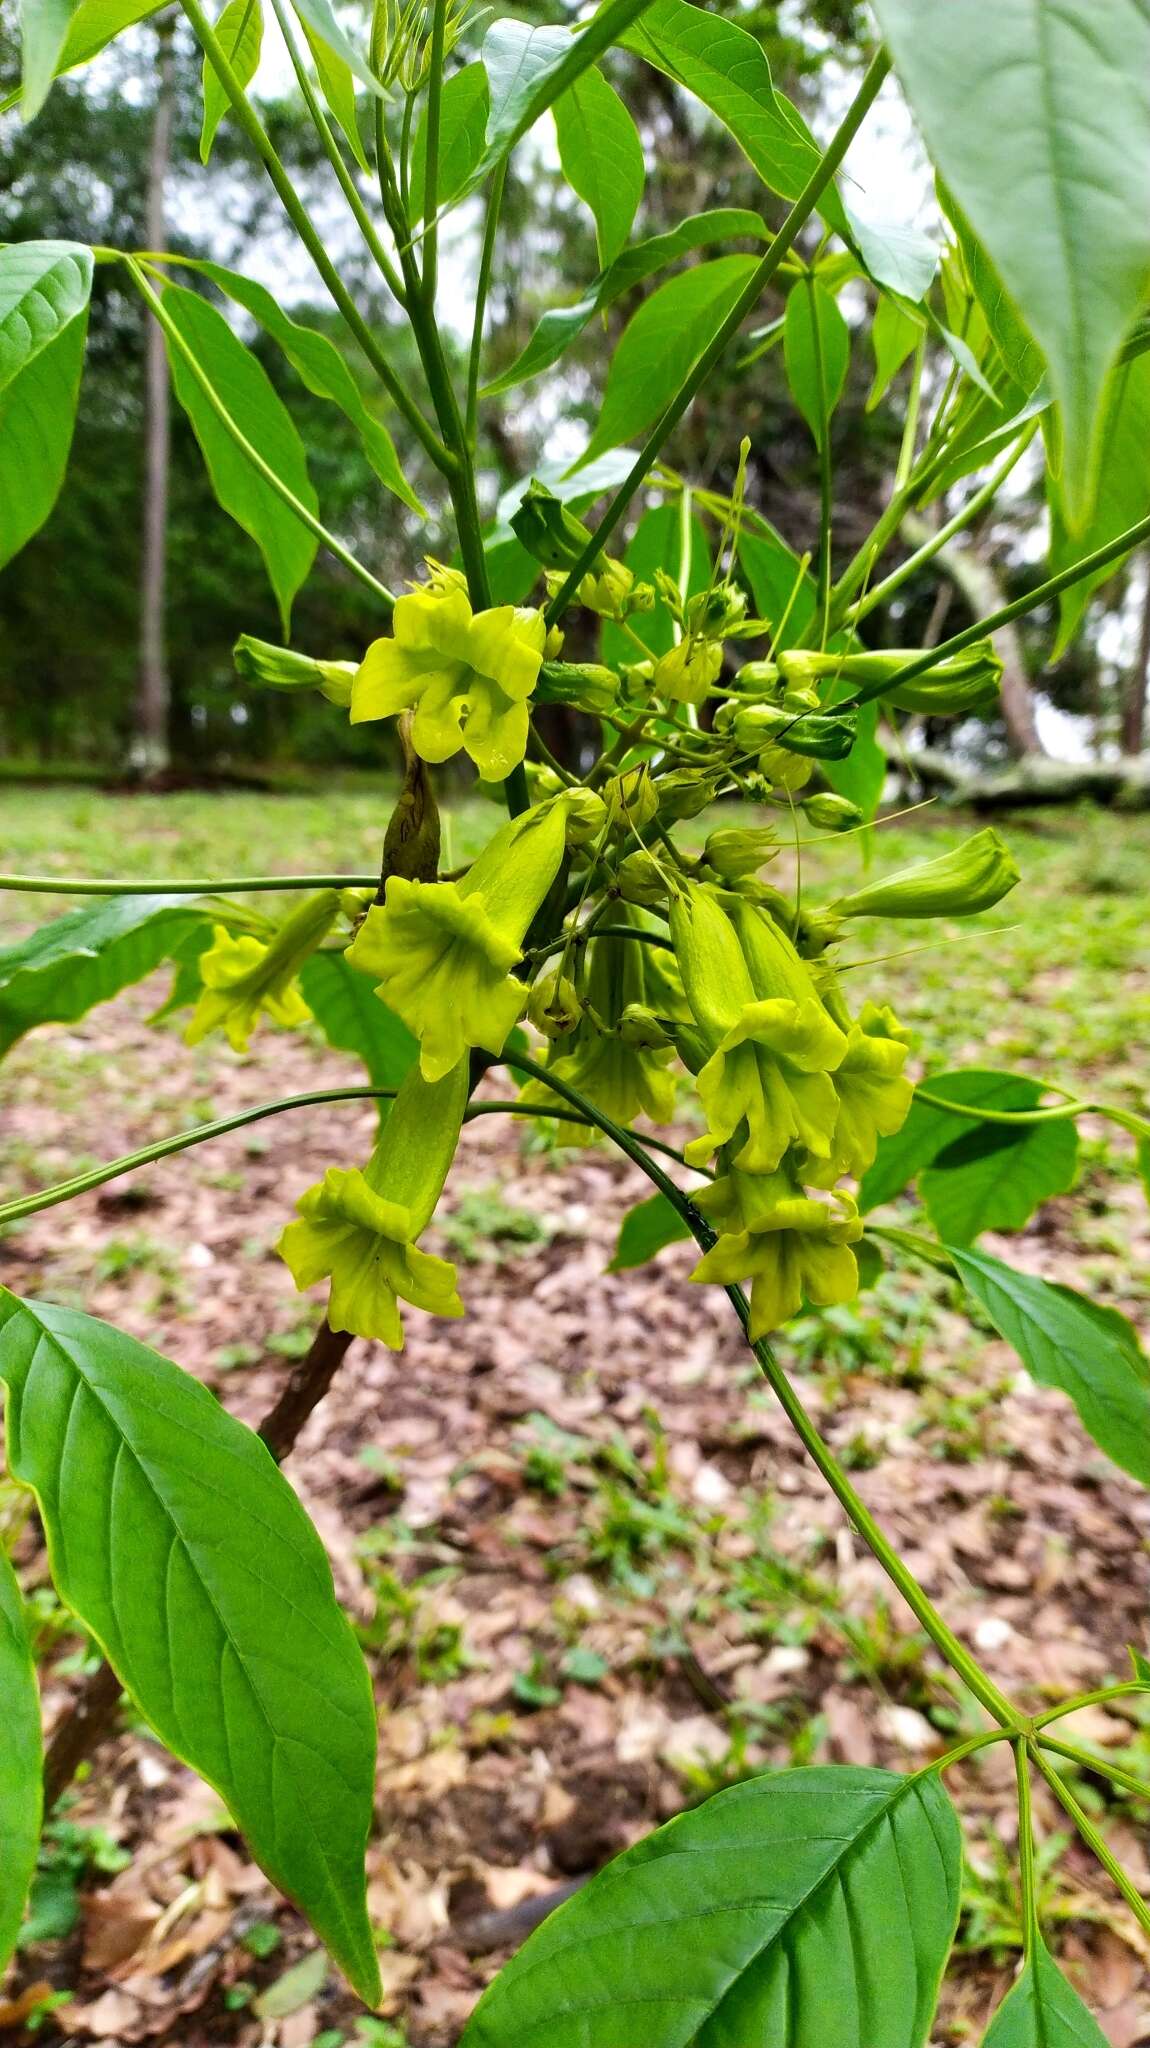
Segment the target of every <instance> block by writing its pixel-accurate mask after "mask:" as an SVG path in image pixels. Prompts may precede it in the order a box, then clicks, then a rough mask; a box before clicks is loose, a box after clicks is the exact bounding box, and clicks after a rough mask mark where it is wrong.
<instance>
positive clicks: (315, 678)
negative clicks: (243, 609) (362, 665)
mask: <svg viewBox="0 0 1150 2048" xmlns="http://www.w3.org/2000/svg"><path fill="white" fill-rule="evenodd" d="M232 660H233V662H234V663H235V669H236V674H237V675H238V676H239V677H241V678H242V680H243V681H244V682H245V683H257V684H259V685H260V686H261V688H263V689H265V690H322V692H323V694H324V696H325V697H326V698H327V700H328V702H329V703H331V704H338V705H339V706H340V708H341V709H342V710H344V711H346V709H347V707H348V705H349V704H350V703H351V685H352V680H353V678H354V676H355V671H356V663H355V662H354V661H315V660H313V658H312V656H311V655H310V654H296V653H294V652H293V650H292V649H291V648H290V647H275V646H273V644H272V642H271V641H270V640H254V639H253V638H252V636H251V634H250V633H241V634H240V637H239V639H238V640H237V641H236V644H235V646H234V648H233V649H232Z"/></svg>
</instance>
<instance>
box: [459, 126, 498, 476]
mask: <svg viewBox="0 0 1150 2048" xmlns="http://www.w3.org/2000/svg"><path fill="white" fill-rule="evenodd" d="M506 183H507V159H506V157H505V158H504V160H503V162H502V163H501V164H500V165H499V168H498V170H497V171H496V173H495V176H494V178H493V179H492V181H491V191H490V193H489V194H488V198H487V215H486V218H485V220H484V223H483V248H482V250H481V251H480V256H479V276H478V278H477V280H476V285H475V319H474V321H473V322H472V327H471V353H470V356H469V357H468V362H467V416H466V427H467V438H468V441H469V442H470V444H471V446H472V447H473V448H474V446H475V441H476V433H477V429H478V425H479V365H480V360H481V358H482V355H483V322H484V318H485V315H486V312H487V294H488V292H489V291H490V289H491V271H492V266H493V264H494V261H495V237H496V235H497V233H498V232H499V215H500V213H501V211H502V208H503V188H504V186H505V185H506Z"/></svg>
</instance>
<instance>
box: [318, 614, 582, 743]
mask: <svg viewBox="0 0 1150 2048" xmlns="http://www.w3.org/2000/svg"><path fill="white" fill-rule="evenodd" d="M546 638H547V628H546V626H545V625H544V622H543V614H542V612H539V611H531V610H527V609H525V608H523V607H521V606H517V605H510V604H501V605H497V606H495V608H494V609H493V610H491V611H485V612H473V611H472V609H471V603H470V600H469V598H468V596H467V593H466V591H465V590H461V589H460V588H459V587H458V585H457V584H456V583H455V581H454V580H453V579H450V578H446V577H445V578H443V579H441V580H439V581H436V582H434V583H432V584H430V585H428V586H427V587H426V588H425V589H422V590H415V591H413V592H412V593H411V595H410V596H409V597H401V598H400V600H399V602H398V604H397V605H396V607H395V614H394V617H393V620H392V638H391V639H389V640H373V642H372V644H371V646H370V647H369V648H368V650H367V653H366V654H365V655H364V658H363V661H362V663H361V665H360V667H359V669H358V670H357V672H356V678H355V682H354V684H353V685H352V693H351V722H352V724H353V725H359V724H362V723H363V722H364V721H365V720H367V719H372V718H390V717H392V716H393V715H394V714H395V713H396V712H399V711H406V710H409V709H410V708H411V707H412V706H414V708H415V716H414V719H413V721H412V740H413V742H414V745H415V750H416V752H417V753H418V754H420V755H421V756H422V758H423V759H424V760H425V761H446V760H448V759H449V758H450V756H451V755H452V754H457V753H458V752H459V750H460V748H461V747H462V748H463V750H464V752H465V753H467V754H469V755H470V757H471V759H472V760H473V761H474V763H475V765H476V767H477V768H478V770H479V773H480V774H481V775H482V776H483V777H484V778H485V780H487V781H488V782H498V781H501V780H502V779H503V778H504V777H505V776H507V775H510V773H511V770H512V769H513V768H515V767H517V766H518V764H519V762H520V761H522V759H523V756H524V754H525V753H526V751H527V721H528V708H527V707H528V699H529V698H530V696H531V692H532V690H533V689H534V688H535V683H536V680H537V678H538V675H539V669H540V665H541V663H542V660H543V646H544V642H545V640H546Z"/></svg>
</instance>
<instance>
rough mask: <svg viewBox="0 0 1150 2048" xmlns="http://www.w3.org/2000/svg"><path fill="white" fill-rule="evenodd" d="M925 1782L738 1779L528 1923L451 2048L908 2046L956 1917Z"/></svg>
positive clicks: (950, 1836) (790, 1774)
mask: <svg viewBox="0 0 1150 2048" xmlns="http://www.w3.org/2000/svg"><path fill="white" fill-rule="evenodd" d="M960 1870H961V1848H960V1841H959V1832H958V1822H957V1820H956V1818H955V1814H954V1809H953V1807H952V1806H951V1804H950V1801H949V1800H948V1799H947V1797H946V1794H945V1793H944V1792H943V1790H942V1788H941V1786H940V1785H939V1783H938V1780H937V1778H934V1777H928V1778H896V1777H894V1776H892V1775H891V1774H890V1773H889V1772H887V1771H871V1770H851V1769H846V1768H841V1769H839V1768H835V1767H834V1766H830V1767H821V1768H814V1769H809V1770H800V1771H784V1772H781V1773H779V1774H778V1775H777V1776H767V1777H761V1778H753V1779H751V1780H749V1781H748V1782H747V1783H745V1784H742V1785H735V1786H732V1787H731V1788H730V1790H729V1791H726V1792H720V1793H717V1794H716V1795H715V1796H714V1797H713V1798H711V1799H708V1800H707V1802H706V1804H705V1805H703V1806H699V1807H696V1808H695V1809H694V1811H693V1812H691V1813H684V1814H681V1815H680V1816H679V1818H678V1819H677V1820H673V1821H671V1822H670V1824H669V1825H668V1826H667V1827H664V1828H660V1829H659V1830H658V1831H657V1833H655V1834H653V1835H649V1836H648V1837H647V1839H646V1840H645V1841H643V1842H639V1843H638V1844H637V1845H636V1847H635V1848H633V1849H628V1850H627V1852H626V1854H625V1855H623V1856H620V1857H618V1858H617V1859H616V1861H615V1862H614V1863H612V1864H609V1865H608V1867H607V1869H606V1870H605V1871H603V1872H602V1873H601V1875H600V1876H599V1877H597V1878H594V1879H593V1880H592V1882H591V1883H590V1884H589V1885H587V1886H586V1888H585V1889H584V1890H583V1891H581V1892H579V1893H577V1894H576V1896H575V1898H573V1899H572V1900H571V1901H570V1902H569V1904H567V1905H566V1906H563V1907H561V1909H560V1910H559V1912H557V1913H555V1914H553V1915H552V1916H551V1918H550V1919H549V1920H547V1921H545V1922H544V1924H543V1926H542V1927H541V1928H540V1929H539V1930H538V1932H537V1933H536V1934H534V1935H532V1937H531V1939H530V1941H528V1942H527V1943H526V1944H525V1946H524V1947H523V1948H522V1949H520V1951H519V1953H518V1955H516V1956H514V1957H513V1958H512V1960H511V1962H510V1963H508V1964H507V1966H506V1968H505V1969H504V1970H503V1971H502V1973H501V1975H500V1976H498V1977H497V1978H496V1979H495V1982H494V1984H493V1985H492V1986H491V1988H490V1989H489V1990H488V1992H487V1993H486V1995H485V1997H484V1998H482V1999H481V2000H480V2002H479V2005H478V2006H477V2007H476V2010H475V2013H474V2014H473V2016H472V2019H471V2023H470V2025H469V2026H468V2027H467V2028H465V2030H464V2034H463V2041H462V2043H461V2048H512V2044H514V2048H528V2044H529V2043H533V2042H539V2043H543V2042H546V2044H547V2048H623V2043H628V2044H630V2043H636V2044H637V2043H639V2042H642V2044H643V2048H751V2044H752V2043H761V2044H762V2048H776V2044H779V2048H781V2044H782V2043H783V2042H784V2041H785V2042H786V2044H787V2048H829V2044H831V2043H832V2042H833V2044H834V2048H921V2043H922V2042H923V2041H924V2040H925V2039H926V2033H927V2029H928V2027H929V2025H930V2021H931V2017H932V2015H933V2012H934V2006H935V2001H936V1998H937V1996H938V1986H939V1980H940V1978H941V1975H942V1971H943V1967H944V1965H945V1963H946V1958H947V1955H948V1953H949V1950H950V1944H951V1941H952V1939H953V1936H954V1928H955V1922H956V1920H957V1917H958V1899H959V1877H960Z"/></svg>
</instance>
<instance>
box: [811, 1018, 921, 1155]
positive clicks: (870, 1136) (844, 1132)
mask: <svg viewBox="0 0 1150 2048" xmlns="http://www.w3.org/2000/svg"><path fill="white" fill-rule="evenodd" d="M907 1036H908V1034H907V1033H906V1032H905V1031H904V1030H903V1028H902V1026H901V1025H900V1023H899V1021H898V1018H897V1017H896V1016H895V1014H894V1011H893V1010H892V1009H890V1008H889V1006H887V1005H886V1004H884V1005H883V1006H882V1007H881V1008H880V1007H879V1006H878V1005H877V1004H876V1003H864V1004H863V1007H862V1009H861V1011H860V1012H859V1016H858V1019H857V1022H855V1023H854V1024H852V1025H851V1027H850V1029H849V1031H848V1032H847V1049H846V1051H845V1053H844V1054H843V1056H842V1059H841V1060H840V1061H839V1064H838V1066H837V1067H836V1068H835V1074H834V1083H835V1094H836V1095H837V1096H838V1099H839V1113H838V1117H837V1118H836V1121H835V1129H834V1139H833V1143H832V1151H831V1158H830V1160H829V1162H826V1163H825V1164H824V1163H822V1162H815V1161H812V1162H810V1163H809V1164H807V1165H804V1167H803V1173H804V1176H805V1178H806V1179H807V1180H809V1181H810V1182H811V1183H812V1184H813V1185H814V1186H815V1187H830V1186H832V1185H833V1184H834V1182H835V1181H836V1180H837V1179H838V1177H839V1175H840V1174H843V1173H850V1174H853V1175H854V1176H855V1178H856V1179H861V1178H862V1175H863V1174H864V1173H865V1172H866V1170H867V1167H868V1166H872V1165H873V1164H874V1156H875V1153H876V1152H877V1150H878V1141H879V1139H880V1138H891V1137H893V1136H894V1133H895V1132H896V1131H899V1130H901V1129H902V1126H903V1124H904V1123H905V1122H906V1119H907V1114H908V1112H909V1110H910V1105H911V1101H912V1098H913V1096H914V1086H913V1083H912V1082H910V1081H908V1080H907V1078H906V1076H905V1075H904V1073H903V1068H904V1066H905V1065H906V1055H907Z"/></svg>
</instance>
